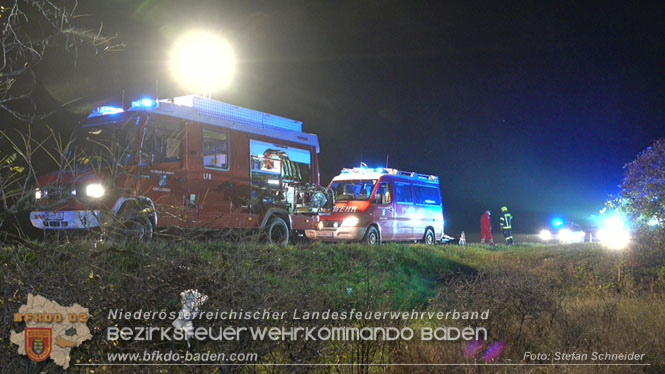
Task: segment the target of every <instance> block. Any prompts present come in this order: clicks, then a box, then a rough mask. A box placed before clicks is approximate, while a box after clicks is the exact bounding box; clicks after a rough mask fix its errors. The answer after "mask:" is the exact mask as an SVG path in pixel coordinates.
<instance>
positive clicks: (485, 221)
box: [480, 210, 494, 245]
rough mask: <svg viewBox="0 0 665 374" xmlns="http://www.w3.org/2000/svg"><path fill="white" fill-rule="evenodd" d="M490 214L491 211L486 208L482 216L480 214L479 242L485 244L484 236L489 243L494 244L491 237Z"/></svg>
mask: <svg viewBox="0 0 665 374" xmlns="http://www.w3.org/2000/svg"><path fill="white" fill-rule="evenodd" d="M491 215H492V212H490V211H489V210H487V211H485V213H483V215H482V216H480V244H485V238H487V239H489V241H490V245H494V238H492V221H491V220H490V216H491Z"/></svg>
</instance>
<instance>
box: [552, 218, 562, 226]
mask: <svg viewBox="0 0 665 374" xmlns="http://www.w3.org/2000/svg"><path fill="white" fill-rule="evenodd" d="M552 226H554V227H560V226H563V220H562V219H561V218H555V219H553V220H552Z"/></svg>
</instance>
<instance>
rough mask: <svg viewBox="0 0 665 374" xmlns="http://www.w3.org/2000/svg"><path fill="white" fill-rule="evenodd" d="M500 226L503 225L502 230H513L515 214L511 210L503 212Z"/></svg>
mask: <svg viewBox="0 0 665 374" xmlns="http://www.w3.org/2000/svg"><path fill="white" fill-rule="evenodd" d="M499 226H501V230H512V228H513V216H512V215H511V214H510V212H503V214H502V215H501V218H499Z"/></svg>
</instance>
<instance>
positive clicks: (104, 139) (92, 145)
mask: <svg viewBox="0 0 665 374" xmlns="http://www.w3.org/2000/svg"><path fill="white" fill-rule="evenodd" d="M137 129H138V127H137V126H136V117H132V118H129V119H126V120H122V121H115V122H106V123H95V124H89V125H85V124H84V125H83V126H81V127H79V129H78V130H77V132H76V138H75V140H74V143H73V147H72V148H71V151H70V153H69V157H70V158H74V159H75V161H76V164H77V165H80V166H82V165H87V164H91V163H92V164H98V163H99V162H101V161H104V162H118V163H120V164H123V165H126V164H128V163H129V161H130V159H131V157H132V152H133V150H134V140H135V138H136V132H137Z"/></svg>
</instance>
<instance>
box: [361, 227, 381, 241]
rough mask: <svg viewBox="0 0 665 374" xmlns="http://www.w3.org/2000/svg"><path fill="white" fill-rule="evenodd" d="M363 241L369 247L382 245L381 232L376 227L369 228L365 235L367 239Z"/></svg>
mask: <svg viewBox="0 0 665 374" xmlns="http://www.w3.org/2000/svg"><path fill="white" fill-rule="evenodd" d="M363 241H364V242H365V243H366V244H368V245H377V244H381V236H380V235H379V230H377V229H376V227H374V226H370V227H369V228H367V232H366V233H365V239H363Z"/></svg>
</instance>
